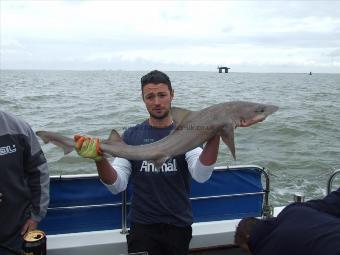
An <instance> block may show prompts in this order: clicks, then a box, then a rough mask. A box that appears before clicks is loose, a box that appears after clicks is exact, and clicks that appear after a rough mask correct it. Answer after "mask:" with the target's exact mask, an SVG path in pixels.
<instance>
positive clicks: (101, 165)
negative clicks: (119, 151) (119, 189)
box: [96, 158, 117, 185]
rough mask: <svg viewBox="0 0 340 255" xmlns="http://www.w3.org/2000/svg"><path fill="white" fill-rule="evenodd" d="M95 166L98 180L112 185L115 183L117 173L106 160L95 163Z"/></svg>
mask: <svg viewBox="0 0 340 255" xmlns="http://www.w3.org/2000/svg"><path fill="white" fill-rule="evenodd" d="M96 166H97V171H98V175H99V178H100V179H101V180H102V182H103V183H105V184H107V185H112V184H113V183H115V182H116V180H117V171H116V170H115V169H114V168H113V167H112V166H111V164H110V162H109V161H108V160H107V159H106V158H103V159H102V160H100V161H96Z"/></svg>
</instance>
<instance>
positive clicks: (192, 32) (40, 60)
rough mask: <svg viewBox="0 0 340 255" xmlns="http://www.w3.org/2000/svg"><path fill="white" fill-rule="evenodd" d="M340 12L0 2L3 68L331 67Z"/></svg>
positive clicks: (275, 5) (247, 5)
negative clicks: (320, 65)
mask: <svg viewBox="0 0 340 255" xmlns="http://www.w3.org/2000/svg"><path fill="white" fill-rule="evenodd" d="M339 10H340V2H334V1H329V2H327V3H325V2H318V1H308V2H307V1H284V2H283V1H215V2H213V3H211V2H208V1H2V2H1V15H0V16H1V17H0V19H1V22H0V25H1V32H2V33H1V42H2V43H1V53H2V58H1V65H2V66H4V67H7V68H13V67H15V66H16V65H17V66H20V67H21V68H22V67H23V66H22V65H23V63H25V64H27V68H41V67H42V66H49V67H53V63H54V64H55V66H54V69H55V68H63V66H64V68H66V67H67V68H71V69H72V68H74V69H79V68H82V67H83V68H90V69H97V68H109V69H112V68H113V69H114V68H116V69H119V68H121V66H128V67H129V68H140V66H141V65H144V66H150V65H154V64H156V63H157V64H160V65H163V66H164V65H168V66H169V67H173V66H177V67H183V66H186V67H187V69H190V68H193V67H194V68H200V66H201V67H204V68H215V66H216V65H218V64H224V63H225V64H227V65H239V66H241V65H242V64H244V65H247V64H248V65H249V66H261V67H262V68H264V69H265V68H270V66H271V65H272V66H278V65H285V64H286V65H287V66H289V65H293V64H294V65H301V66H304V65H311V63H313V65H314V64H315V63H320V64H321V63H323V64H324V65H325V66H326V65H329V66H332V60H331V58H330V57H336V56H337V55H336V54H338V53H337V51H336V49H337V48H338V45H340V29H339V28H340V14H339ZM327 54H328V55H327ZM330 54H331V55H330ZM274 56H275V57H274ZM28 63H29V64H28ZM148 63H149V64H148ZM43 64H44V65H43ZM72 65H74V66H73V67H72ZM332 68H333V67H332ZM332 70H333V69H332Z"/></svg>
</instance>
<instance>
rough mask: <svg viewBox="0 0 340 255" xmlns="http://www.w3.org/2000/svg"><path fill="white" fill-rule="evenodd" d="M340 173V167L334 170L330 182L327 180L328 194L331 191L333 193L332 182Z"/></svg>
mask: <svg viewBox="0 0 340 255" xmlns="http://www.w3.org/2000/svg"><path fill="white" fill-rule="evenodd" d="M338 174H340V169H338V170H334V172H333V173H332V175H331V176H330V177H329V179H328V182H327V195H328V194H329V193H331V189H332V184H333V181H334V178H335V176H336V175H338Z"/></svg>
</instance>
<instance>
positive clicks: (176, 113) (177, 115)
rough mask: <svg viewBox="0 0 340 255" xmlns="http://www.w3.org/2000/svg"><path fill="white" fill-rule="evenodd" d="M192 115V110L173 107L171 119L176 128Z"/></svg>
mask: <svg viewBox="0 0 340 255" xmlns="http://www.w3.org/2000/svg"><path fill="white" fill-rule="evenodd" d="M190 113H191V111H190V110H187V109H184V108H180V107H171V117H172V120H173V121H174V123H175V125H176V127H178V126H179V125H180V124H181V123H182V121H183V120H184V119H185V118H186V117H187V116H188V115H189V114H190Z"/></svg>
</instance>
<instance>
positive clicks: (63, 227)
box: [39, 166, 264, 235]
mask: <svg viewBox="0 0 340 255" xmlns="http://www.w3.org/2000/svg"><path fill="white" fill-rule="evenodd" d="M262 191H263V188H262V183H261V169H260V168H258V167H255V166H254V167H237V168H235V167H233V168H232V170H228V169H225V170H217V171H214V172H213V175H212V177H211V178H210V179H209V180H208V181H207V182H205V183H197V182H195V181H192V187H191V196H190V198H191V200H192V207H193V214H194V222H206V221H218V220H228V219H239V218H243V217H248V216H255V217H257V216H261V215H262V204H263V196H264V195H263V193H261V192H262ZM232 194H236V195H235V196H230V195H232ZM240 194H242V195H240ZM50 195H51V201H50V206H49V210H48V213H47V216H46V218H45V219H44V220H43V221H42V222H41V223H40V225H39V227H40V229H42V230H43V231H45V233H47V234H48V235H51V234H64V233H77V232H87V231H98V230H110V229H121V228H122V194H117V195H113V194H112V193H110V192H109V191H108V190H107V189H106V188H105V186H104V185H103V184H102V183H101V182H100V180H99V179H98V177H96V176H93V177H86V178H52V179H51V184H50ZM128 197H129V195H128ZM128 200H129V198H128ZM127 210H128V206H127Z"/></svg>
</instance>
